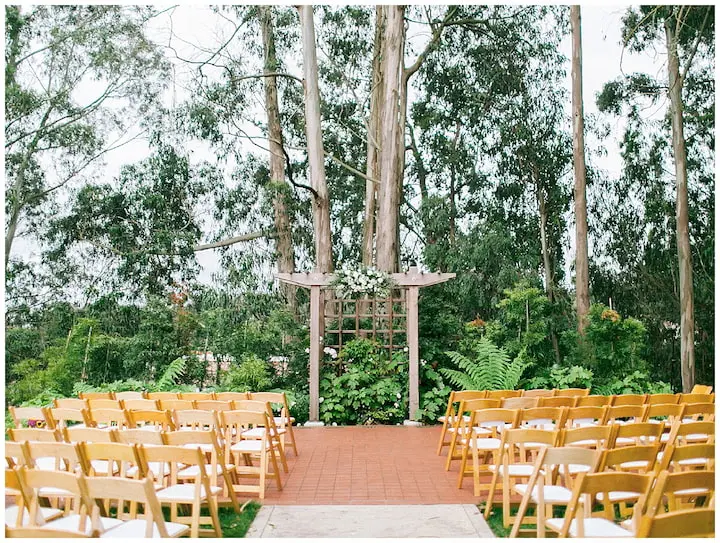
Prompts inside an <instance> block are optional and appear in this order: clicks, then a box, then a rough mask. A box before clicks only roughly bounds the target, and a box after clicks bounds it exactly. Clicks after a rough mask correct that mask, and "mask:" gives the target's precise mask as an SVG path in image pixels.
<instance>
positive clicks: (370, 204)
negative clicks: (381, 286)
mask: <svg viewBox="0 0 720 543" xmlns="http://www.w3.org/2000/svg"><path fill="white" fill-rule="evenodd" d="M384 24H385V16H384V7H383V6H375V42H374V46H373V61H372V79H371V82H370V85H371V88H370V115H369V118H368V125H367V131H368V135H367V158H366V161H365V174H366V175H367V176H368V177H370V178H372V179H379V177H380V170H379V163H378V158H379V154H380V119H381V117H382V100H381V95H380V93H381V90H382V71H381V69H380V62H381V58H382V38H383V34H382V33H383V26H384ZM376 191H377V187H376V183H374V182H372V181H370V180H369V179H367V180H366V181H365V215H364V220H363V241H362V263H363V264H364V265H366V266H370V265H371V264H372V263H373V245H374V244H373V242H374V241H375V208H376V206H377V200H376Z"/></svg>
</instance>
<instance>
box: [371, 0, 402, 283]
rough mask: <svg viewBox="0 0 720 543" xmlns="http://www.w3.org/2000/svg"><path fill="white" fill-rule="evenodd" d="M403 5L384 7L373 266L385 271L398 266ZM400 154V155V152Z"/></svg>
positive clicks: (392, 269)
mask: <svg viewBox="0 0 720 543" xmlns="http://www.w3.org/2000/svg"><path fill="white" fill-rule="evenodd" d="M404 9H405V8H404V7H403V6H388V7H387V8H386V13H387V18H386V25H385V28H384V32H383V45H384V54H383V59H382V72H383V77H384V79H383V86H382V101H383V112H382V126H381V129H380V133H381V141H380V145H381V147H382V150H381V152H380V187H379V189H378V216H377V265H378V268H379V269H381V270H384V271H387V272H392V271H395V269H397V265H398V236H397V231H398V208H399V202H400V199H399V196H400V190H399V188H398V169H399V167H400V165H401V162H400V157H399V156H398V155H399V145H398V140H399V138H400V135H399V132H400V131H401V130H402V127H404V124H401V120H404V119H400V116H401V115H400V114H401V110H400V99H401V96H400V94H401V85H400V83H401V72H402V69H403V65H402V52H403V33H404V21H403V13H404ZM403 154H404V153H403Z"/></svg>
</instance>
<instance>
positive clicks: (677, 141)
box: [665, 19, 695, 392]
mask: <svg viewBox="0 0 720 543" xmlns="http://www.w3.org/2000/svg"><path fill="white" fill-rule="evenodd" d="M672 23H673V20H672V19H670V20H668V19H665V38H666V42H667V50H668V76H669V77H668V79H669V81H668V83H669V85H670V90H669V94H670V118H671V120H672V143H673V156H674V158H675V177H676V183H677V196H676V203H675V220H676V222H677V225H676V231H677V250H678V264H679V268H680V368H681V375H682V387H683V392H690V390H691V389H692V387H693V386H694V385H695V309H694V305H693V284H692V280H693V279H692V252H691V249H690V232H689V220H688V189H687V154H686V150H685V135H684V133H683V101H682V87H683V81H682V78H681V77H680V62H679V59H678V51H677V36H675V29H674V28H673V26H672Z"/></svg>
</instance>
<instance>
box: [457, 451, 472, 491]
mask: <svg viewBox="0 0 720 543" xmlns="http://www.w3.org/2000/svg"><path fill="white" fill-rule="evenodd" d="M469 447H470V441H469V440H467V442H466V443H464V444H463V450H462V459H461V461H460V473H459V474H458V483H457V487H458V488H462V484H463V478H464V477H465V468H466V467H467V456H468V448H469Z"/></svg>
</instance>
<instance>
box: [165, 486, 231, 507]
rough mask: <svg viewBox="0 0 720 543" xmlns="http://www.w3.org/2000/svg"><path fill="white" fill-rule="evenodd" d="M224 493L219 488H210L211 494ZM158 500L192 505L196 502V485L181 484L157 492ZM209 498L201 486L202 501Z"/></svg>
mask: <svg viewBox="0 0 720 543" xmlns="http://www.w3.org/2000/svg"><path fill="white" fill-rule="evenodd" d="M221 491H222V488H220V487H217V486H211V487H210V493H211V494H212V495H213V496H215V495H216V494H219V493H220V492H221ZM157 497H158V500H160V501H161V502H162V503H192V502H193V501H194V500H195V484H186V485H184V484H179V485H171V486H169V487H167V488H163V489H162V490H158V491H157ZM206 497H207V495H206V493H205V487H203V486H200V499H201V500H204V499H205V498H206Z"/></svg>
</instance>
